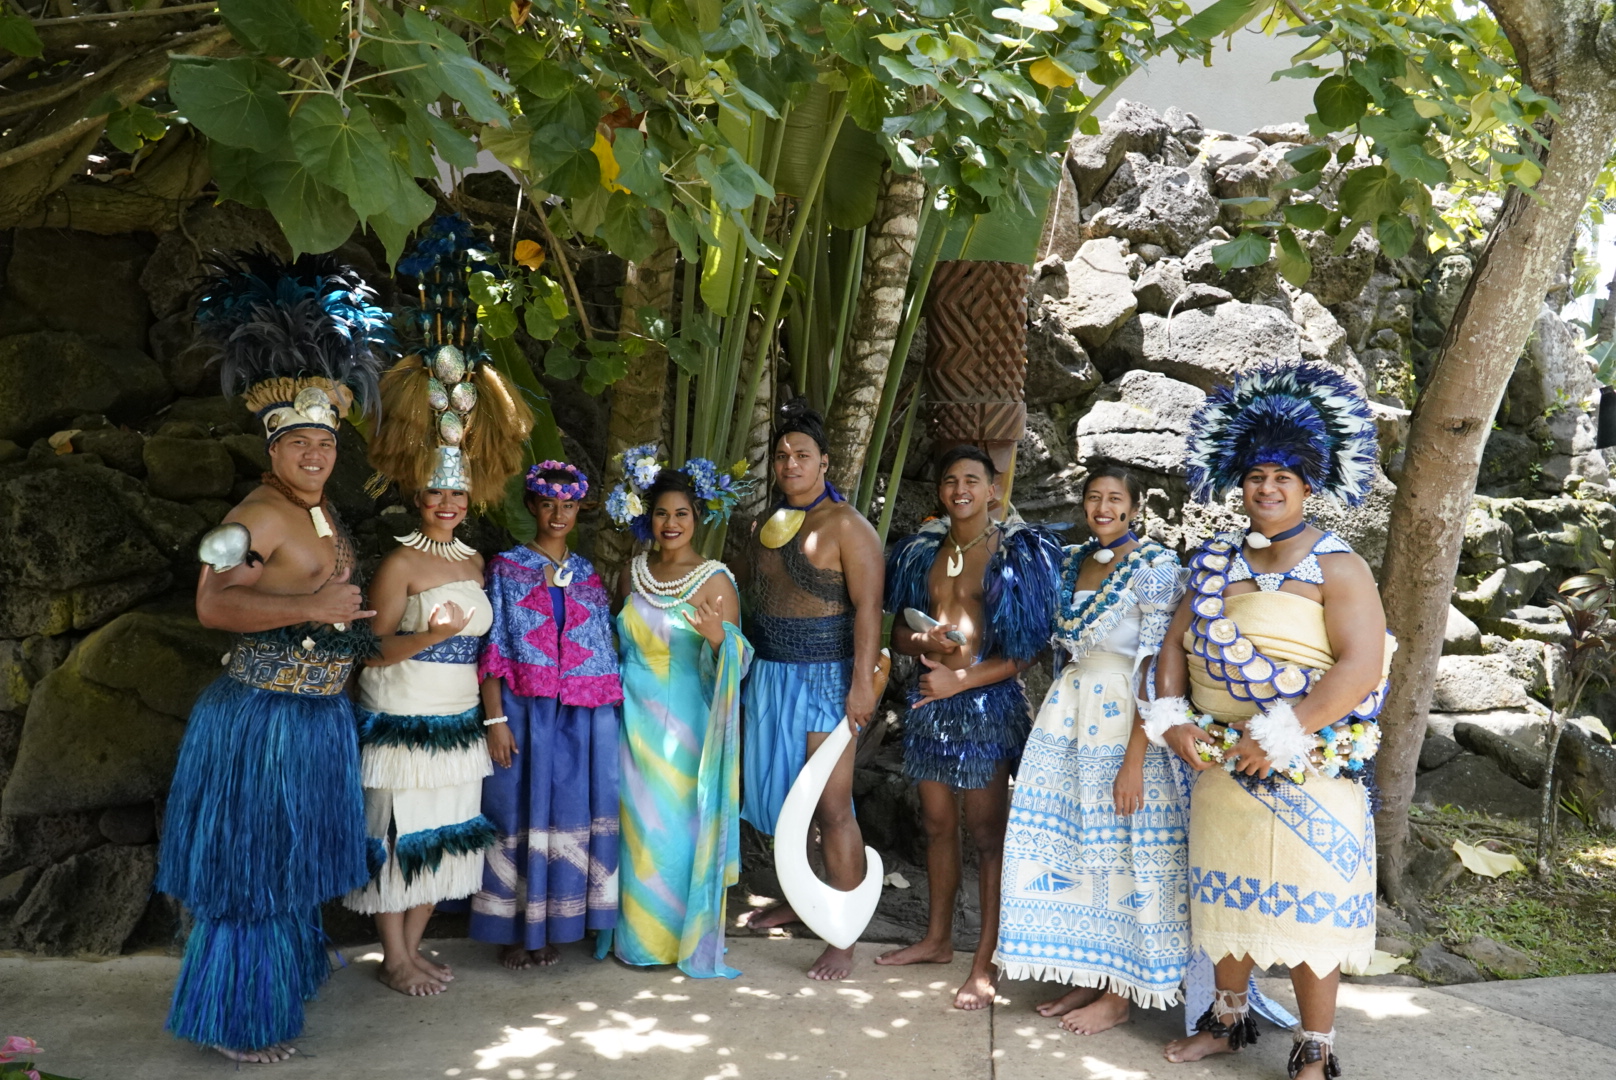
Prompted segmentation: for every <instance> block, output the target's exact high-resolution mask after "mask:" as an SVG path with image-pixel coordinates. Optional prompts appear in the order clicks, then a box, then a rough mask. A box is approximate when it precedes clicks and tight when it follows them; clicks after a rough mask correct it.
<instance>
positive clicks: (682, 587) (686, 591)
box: [629, 551, 724, 611]
mask: <svg viewBox="0 0 1616 1080" xmlns="http://www.w3.org/2000/svg"><path fill="white" fill-rule="evenodd" d="M723 566H724V564H723V563H721V562H718V561H717V560H716V559H704V560H703V561H702V563H701V565H699V566H697V567H696V568H695V569H694V570H692V571H690V573H688V574H685V575H684V576H683V577H677V578H674V579H673V580H672V581H659V580H657V578H656V577H655V576H653V575H652V573H651V563H650V560H649V559H647V558H646V555H645V552H643V551H642V552H640V554H638V555H636V556H634V561H633V562H631V563H629V577H630V579H631V580H632V581H633V583H634V591H635V592H637V593H639V594H640V595H641V596H643V597H645V599H646V602H647V603H649V604H650V605H651V606H652V607H657V608H661V609H662V610H663V611H669V610H671V609H673V608H676V607H678V606H679V605H680V604H683V603H685V601H686V599H687V598H688V597H689V595H690V593H692V592H694V591H695V590H696V589H698V588H700V587H701V585H702V584H703V583H704V582H706V580H707V579H708V578H710V577H712V576H713V575H714V574H716V573H718V571H719V570H721V569H723Z"/></svg>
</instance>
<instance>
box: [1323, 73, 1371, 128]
mask: <svg viewBox="0 0 1616 1080" xmlns="http://www.w3.org/2000/svg"><path fill="white" fill-rule="evenodd" d="M1313 107H1314V108H1315V109H1317V110H1318V113H1319V119H1320V120H1322V121H1323V122H1324V123H1325V125H1326V126H1327V127H1329V128H1330V130H1332V131H1340V130H1342V129H1343V128H1349V127H1351V126H1352V125H1354V124H1356V123H1357V122H1358V120H1359V118H1360V117H1362V116H1363V114H1364V112H1365V110H1367V109H1368V108H1369V91H1367V90H1365V89H1364V88H1363V87H1362V86H1360V85H1358V83H1357V82H1356V81H1355V80H1353V79H1350V78H1348V77H1347V76H1345V75H1331V76H1330V77H1329V78H1327V79H1324V80H1323V81H1321V82H1320V83H1319V85H1318V86H1317V87H1316V88H1315V89H1314V91H1313Z"/></svg>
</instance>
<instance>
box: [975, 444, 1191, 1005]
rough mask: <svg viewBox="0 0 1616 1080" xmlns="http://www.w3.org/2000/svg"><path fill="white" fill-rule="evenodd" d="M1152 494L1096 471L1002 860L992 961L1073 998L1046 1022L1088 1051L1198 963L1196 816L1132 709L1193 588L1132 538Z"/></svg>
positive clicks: (1157, 549)
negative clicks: (1192, 884) (1057, 657)
mask: <svg viewBox="0 0 1616 1080" xmlns="http://www.w3.org/2000/svg"><path fill="white" fill-rule="evenodd" d="M1142 494H1143V493H1142V492H1141V490H1140V486H1139V482H1138V480H1136V479H1135V478H1134V477H1133V475H1132V474H1131V473H1130V472H1128V470H1127V469H1125V468H1124V467H1122V466H1121V465H1119V464H1116V463H1114V462H1109V461H1100V462H1096V463H1093V464H1091V465H1090V467H1089V473H1088V477H1087V478H1086V479H1085V480H1084V483H1083V513H1084V517H1085V518H1086V520H1087V522H1088V527H1089V531H1090V533H1092V534H1093V535H1092V539H1090V540H1088V541H1087V542H1086V543H1083V544H1078V545H1076V546H1073V547H1069V548H1067V549H1066V553H1065V558H1064V560H1063V562H1062V566H1061V578H1060V595H1059V600H1058V605H1057V612H1056V616H1055V644H1056V646H1057V647H1058V648H1059V649H1060V650H1062V651H1064V652H1065V654H1066V655H1067V657H1068V660H1067V663H1066V665H1065V666H1064V667H1063V668H1062V669H1061V672H1060V675H1059V677H1058V678H1057V679H1056V681H1055V685H1054V686H1052V687H1051V688H1050V690H1049V693H1048V695H1047V696H1046V697H1045V698H1044V703H1043V706H1042V707H1041V708H1040V709H1039V710H1038V719H1037V721H1036V723H1035V724H1034V727H1033V732H1032V735H1031V737H1030V738H1029V739H1028V742H1027V747H1026V749H1025V751H1023V754H1022V759H1021V767H1020V770H1019V771H1018V772H1017V773H1016V786H1015V795H1014V797H1013V799H1012V801H1011V806H1010V825H1009V830H1008V833H1007V835H1006V838H1005V846H1004V884H1003V893H1002V902H1001V914H1000V924H999V947H998V952H997V953H996V955H995V957H994V959H995V961H996V962H997V963H998V964H999V966H1000V968H1001V969H1002V971H1003V974H1004V976H1006V977H1008V978H1011V979H1041V980H1047V981H1051V982H1060V983H1065V984H1067V985H1069V986H1071V987H1073V989H1072V990H1071V991H1069V992H1068V993H1066V994H1064V995H1062V996H1059V997H1055V998H1052V999H1050V1000H1049V1001H1046V1002H1044V1003H1043V1004H1042V1005H1040V1006H1039V1007H1038V1012H1039V1013H1040V1014H1042V1015H1044V1016H1049V1017H1055V1016H1058V1017H1060V1018H1061V1025H1062V1026H1063V1027H1065V1028H1067V1029H1068V1030H1070V1031H1075V1032H1077V1033H1079V1034H1085V1035H1092V1034H1095V1033H1097V1032H1100V1031H1104V1030H1105V1029H1107V1028H1109V1027H1113V1026H1115V1025H1116V1024H1119V1023H1122V1022H1123V1021H1125V1020H1126V1019H1127V1018H1128V1014H1129V1010H1130V1007H1131V1004H1139V1005H1142V1006H1146V1007H1149V1008H1165V1007H1166V1006H1168V1005H1171V1004H1172V1003H1173V1002H1175V1001H1176V1000H1177V999H1178V993H1179V984H1180V982H1182V980H1183V978H1184V972H1185V967H1186V964H1187V962H1188V959H1189V952H1190V935H1189V921H1188V918H1187V916H1186V914H1185V903H1186V900H1185V896H1186V893H1185V890H1186V871H1187V858H1188V855H1187V851H1186V847H1185V830H1186V827H1187V825H1188V823H1189V809H1188V805H1187V800H1186V799H1185V797H1184V794H1183V792H1182V791H1181V790H1180V785H1179V784H1178V783H1177V782H1176V780H1175V777H1174V765H1173V762H1172V758H1171V755H1170V754H1168V753H1166V752H1165V751H1163V750H1161V749H1159V748H1157V747H1153V746H1150V745H1149V743H1148V742H1147V741H1146V739H1145V733H1144V730H1143V728H1142V727H1141V726H1140V724H1139V721H1138V713H1137V709H1136V707H1135V698H1136V697H1137V696H1139V695H1140V693H1141V691H1140V683H1141V680H1140V668H1141V667H1142V666H1144V665H1145V664H1146V663H1147V662H1148V661H1151V660H1152V659H1153V658H1154V656H1155V654H1156V652H1157V650H1158V649H1159V648H1160V647H1161V643H1162V636H1163V634H1164V633H1165V632H1166V630H1167V625H1168V622H1169V621H1170V620H1171V619H1172V616H1173V610H1174V608H1175V606H1176V605H1177V602H1178V598H1179V596H1180V595H1181V593H1182V592H1183V585H1182V583H1181V575H1180V569H1179V563H1178V558H1177V556H1175V555H1174V554H1173V553H1172V552H1171V551H1168V550H1167V549H1166V548H1164V547H1162V546H1161V545H1160V544H1158V543H1156V542H1155V541H1153V540H1149V539H1144V540H1141V539H1140V538H1139V537H1138V536H1137V535H1135V533H1134V526H1135V523H1136V522H1137V521H1138V519H1139V517H1140V513H1141V510H1142V505H1141V502H1142Z"/></svg>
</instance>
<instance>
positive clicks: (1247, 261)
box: [1212, 232, 1271, 273]
mask: <svg viewBox="0 0 1616 1080" xmlns="http://www.w3.org/2000/svg"><path fill="white" fill-rule="evenodd" d="M1270 250H1271V249H1270V245H1269V242H1268V237H1266V236H1264V235H1263V234H1262V233H1259V232H1243V233H1241V234H1240V235H1239V236H1237V237H1235V238H1234V239H1233V240H1230V241H1229V242H1228V243H1226V244H1217V245H1215V246H1214V247H1213V248H1212V261H1213V262H1214V263H1216V264H1217V267H1218V269H1219V270H1222V271H1224V272H1225V273H1227V272H1228V271H1230V270H1239V269H1241V268H1242V267H1246V266H1261V265H1262V264H1263V263H1265V262H1267V261H1268V257H1269V253H1270Z"/></svg>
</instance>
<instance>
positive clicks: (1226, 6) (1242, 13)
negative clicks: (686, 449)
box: [994, 0, 1271, 41]
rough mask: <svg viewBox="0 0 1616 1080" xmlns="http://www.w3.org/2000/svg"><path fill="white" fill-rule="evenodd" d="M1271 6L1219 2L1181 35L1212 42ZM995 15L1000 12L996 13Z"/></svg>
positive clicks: (1257, 0)
mask: <svg viewBox="0 0 1616 1080" xmlns="http://www.w3.org/2000/svg"><path fill="white" fill-rule="evenodd" d="M1270 6H1271V5H1270V4H1269V3H1268V0H1218V2H1217V3H1215V4H1213V5H1211V6H1210V7H1207V8H1204V9H1203V10H1201V11H1198V12H1196V13H1195V14H1194V15H1193V16H1191V17H1190V18H1189V20H1188V21H1186V22H1184V23H1183V24H1182V25H1180V26H1179V28H1178V30H1179V33H1181V34H1183V35H1184V36H1186V37H1190V38H1194V39H1196V40H1197V41H1211V40H1212V39H1213V38H1215V37H1217V36H1218V35H1220V34H1227V33H1230V32H1231V31H1234V30H1238V29H1240V28H1241V27H1242V26H1244V25H1245V24H1246V23H1248V22H1250V21H1251V19H1252V17H1253V16H1255V15H1256V14H1257V13H1258V12H1259V11H1264V10H1266V9H1267V8H1268V7H1270ZM994 14H995V15H997V14H998V12H994Z"/></svg>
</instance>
